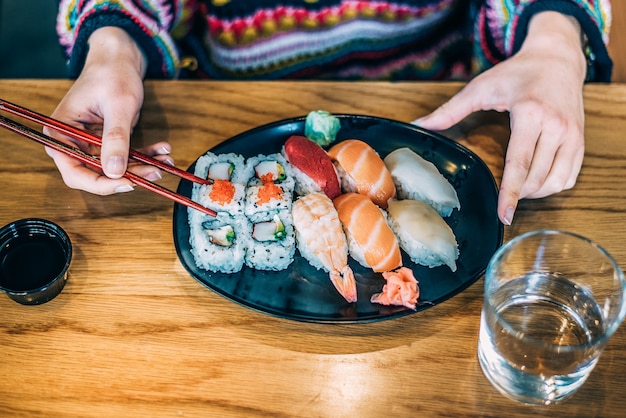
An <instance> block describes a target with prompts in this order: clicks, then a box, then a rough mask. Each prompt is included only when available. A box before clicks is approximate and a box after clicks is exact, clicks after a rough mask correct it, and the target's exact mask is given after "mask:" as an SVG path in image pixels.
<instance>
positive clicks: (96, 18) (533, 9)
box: [57, 0, 612, 81]
mask: <svg viewBox="0 0 626 418" xmlns="http://www.w3.org/2000/svg"><path fill="white" fill-rule="evenodd" d="M545 10H555V11H559V12H561V13H564V14H567V15H571V16H574V17H575V18H576V19H577V20H578V21H579V22H580V25H581V27H582V29H583V32H584V35H585V36H584V38H585V45H586V46H585V53H586V55H587V58H588V63H589V67H588V76H587V78H588V80H594V81H610V77H611V71H612V63H611V59H610V58H609V55H608V53H607V49H606V43H607V42H608V33H609V29H610V23H611V8H610V3H609V0H483V1H480V0H413V1H360V0H285V1H282V2H276V1H268V0H110V1H106V0H61V1H60V7H59V14H58V18H57V32H58V34H59V37H60V42H61V44H62V46H63V47H64V48H65V51H66V53H67V57H68V58H69V75H70V77H77V76H78V74H80V71H81V69H82V66H83V64H84V60H85V56H86V53H87V49H88V46H87V40H88V38H89V36H90V34H91V33H92V32H93V31H94V30H96V29H98V28H100V27H103V26H118V27H121V28H123V29H125V30H126V31H127V32H128V33H129V34H130V35H131V36H132V37H133V38H134V39H135V41H136V42H137V43H138V44H139V45H140V46H141V48H142V49H143V51H144V53H145V55H146V57H147V59H148V71H147V75H146V76H147V77H150V78H173V77H203V78H211V79H231V80H232V79H266V80H267V79H281V78H282V79H285V78H290V79H336V80H354V79H367V80H370V79H372V80H373V79H378V80H464V79H468V78H470V77H472V76H473V75H475V74H477V73H479V72H481V71H484V70H485V69H487V68H489V67H491V66H493V65H494V64H496V63H498V62H500V61H502V60H504V59H506V58H508V57H510V56H511V55H513V54H515V52H517V51H518V50H519V48H520V47H521V45H522V42H523V40H524V37H525V34H526V31H527V27H528V22H529V20H530V18H531V17H532V16H533V15H534V14H536V13H539V12H541V11H545ZM555 48H558V45H556V46H555ZM188 64H192V65H188ZM196 64H197V65H196Z"/></svg>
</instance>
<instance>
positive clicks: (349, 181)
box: [328, 139, 396, 209]
mask: <svg viewBox="0 0 626 418" xmlns="http://www.w3.org/2000/svg"><path fill="white" fill-rule="evenodd" d="M328 155H330V158H331V159H332V160H333V161H334V162H335V164H336V165H337V169H338V172H339V175H340V177H341V181H342V187H343V189H344V191H345V192H357V193H361V194H364V195H366V196H367V197H369V198H370V199H371V200H372V202H374V203H376V204H377V205H378V206H380V207H381V208H383V209H386V208H387V201H388V200H389V199H391V198H392V197H395V196H396V186H395V185H394V183H393V179H392V178H391V174H390V173H389V169H388V168H387V166H386V165H385V163H384V161H383V160H382V159H381V158H380V156H379V155H378V153H377V152H376V150H374V148H372V147H371V146H369V145H368V144H367V143H365V142H363V141H361V140H359V139H348V140H346V141H342V142H339V143H338V144H336V145H334V146H333V147H332V148H331V149H329V150H328Z"/></svg>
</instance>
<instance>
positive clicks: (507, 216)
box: [503, 206, 515, 225]
mask: <svg viewBox="0 0 626 418" xmlns="http://www.w3.org/2000/svg"><path fill="white" fill-rule="evenodd" d="M513 215H515V208H513V206H509V207H508V208H506V212H505V213H504V219H503V222H504V224H505V225H511V223H512V222H513Z"/></svg>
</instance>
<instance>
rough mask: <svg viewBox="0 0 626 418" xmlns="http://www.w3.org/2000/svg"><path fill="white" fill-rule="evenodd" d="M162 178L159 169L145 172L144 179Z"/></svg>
mask: <svg viewBox="0 0 626 418" xmlns="http://www.w3.org/2000/svg"><path fill="white" fill-rule="evenodd" d="M162 178H163V176H161V173H160V172H159V171H152V172H150V173H148V174H146V180H149V181H157V180H161V179H162Z"/></svg>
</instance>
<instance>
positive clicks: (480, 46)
mask: <svg viewBox="0 0 626 418" xmlns="http://www.w3.org/2000/svg"><path fill="white" fill-rule="evenodd" d="M474 4H477V6H476V9H475V13H476V18H475V20H474V21H475V24H474V39H475V41H474V42H475V44H474V57H475V59H474V63H473V66H474V71H475V72H476V73H478V72H481V71H484V70H485V69H487V68H489V67H491V66H493V65H494V64H497V63H498V62H500V61H502V60H504V59H506V58H508V57H510V56H511V55H513V54H515V53H516V52H517V51H518V50H519V49H520V48H521V46H522V43H523V42H524V38H525V36H526V32H527V30H528V23H529V21H530V19H531V18H532V16H533V15H535V14H537V13H540V12H542V11H547V10H553V11H558V12H560V13H563V14H566V15H570V16H573V17H574V18H576V19H577V20H578V22H579V23H580V27H581V29H582V31H583V34H584V37H583V38H584V41H585V42H584V45H582V44H581V47H582V48H584V52H585V55H586V57H587V64H588V66H587V80H588V81H601V82H609V81H610V80H611V72H612V69H613V63H612V61H611V58H610V57H609V54H608V51H607V48H606V45H607V43H608V36H609V30H610V26H611V5H610V3H609V0H512V1H503V0H485V1H480V2H474Z"/></svg>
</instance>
